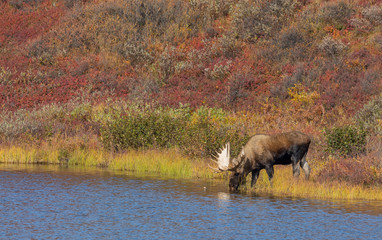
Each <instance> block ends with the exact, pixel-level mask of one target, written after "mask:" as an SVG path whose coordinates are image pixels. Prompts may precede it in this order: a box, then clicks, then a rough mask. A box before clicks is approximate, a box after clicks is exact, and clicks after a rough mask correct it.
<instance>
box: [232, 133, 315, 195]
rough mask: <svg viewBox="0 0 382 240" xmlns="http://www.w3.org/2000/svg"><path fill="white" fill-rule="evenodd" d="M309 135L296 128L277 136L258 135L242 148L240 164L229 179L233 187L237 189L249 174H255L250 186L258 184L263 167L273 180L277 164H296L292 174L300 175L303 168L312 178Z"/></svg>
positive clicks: (307, 175) (306, 174)
mask: <svg viewBox="0 0 382 240" xmlns="http://www.w3.org/2000/svg"><path fill="white" fill-rule="evenodd" d="M310 141H311V140H310V137H309V136H307V135H306V134H304V133H301V132H298V131H293V132H287V133H281V134H275V135H255V136H253V137H251V138H250V139H249V141H248V142H247V144H245V146H244V147H243V151H244V154H243V155H242V156H241V157H242V158H244V159H243V161H241V165H240V166H239V167H238V168H237V169H236V170H235V171H234V172H232V174H231V176H230V181H229V187H230V189H231V190H237V189H238V188H239V186H240V184H243V183H244V181H245V178H246V177H247V175H248V174H249V173H252V181H251V186H252V187H253V186H254V185H255V184H256V181H257V178H258V177H259V173H260V170H262V169H265V170H266V171H267V174H268V177H269V181H270V182H271V181H272V178H273V173H274V169H273V166H274V165H289V164H292V166H293V175H294V176H296V177H297V176H299V175H300V168H299V166H298V164H300V167H301V168H302V169H303V170H304V172H305V177H306V179H309V173H310V168H309V165H308V163H307V162H306V160H305V157H306V154H307V152H308V148H309V145H310Z"/></svg>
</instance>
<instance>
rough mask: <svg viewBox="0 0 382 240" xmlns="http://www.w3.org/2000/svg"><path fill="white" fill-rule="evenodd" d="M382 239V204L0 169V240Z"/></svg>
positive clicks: (76, 172) (194, 183) (92, 173)
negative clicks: (239, 192) (281, 196)
mask: <svg viewBox="0 0 382 240" xmlns="http://www.w3.org/2000/svg"><path fill="white" fill-rule="evenodd" d="M245 238H249V239H381V238H382V203H381V202H346V201H342V202H338V201H336V202H333V201H322V200H312V199H291V198H275V197H271V196H249V195H242V194H230V193H228V192H227V187H226V183H225V182H216V181H215V182H206V181H198V180H174V179H165V178H160V177H155V176H151V177H150V176H145V177H142V176H135V175H133V174H131V175H127V174H126V173H123V174H122V173H118V172H108V171H101V170H84V169H63V168H59V167H46V166H45V167H41V166H40V167H31V168H26V167H15V166H9V165H8V166H5V165H0V239H245Z"/></svg>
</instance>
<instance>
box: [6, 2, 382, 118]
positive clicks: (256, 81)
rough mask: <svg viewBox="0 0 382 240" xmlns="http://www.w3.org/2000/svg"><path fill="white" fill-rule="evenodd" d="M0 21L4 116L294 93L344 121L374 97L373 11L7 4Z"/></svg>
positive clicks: (376, 11) (377, 11) (362, 6)
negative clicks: (82, 99) (85, 101)
mask: <svg viewBox="0 0 382 240" xmlns="http://www.w3.org/2000/svg"><path fill="white" fill-rule="evenodd" d="M0 22H1V28H0V53H1V54H0V69H1V75H0V76H1V80H0V88H1V95H2V96H1V100H0V101H1V102H0V104H1V105H2V106H3V108H4V109H10V110H14V109H19V108H29V107H34V106H36V105H39V104H45V103H51V102H61V103H63V102H67V101H68V100H70V99H72V98H74V97H79V96H83V95H84V94H85V95H86V97H87V98H89V99H91V100H97V101H102V100H103V99H106V98H108V97H110V96H112V97H113V98H122V99H129V100H132V101H144V102H147V101H149V102H151V101H154V102H156V103H158V104H161V105H163V104H164V105H170V106H178V104H179V102H181V103H183V104H186V103H189V104H190V105H191V106H201V105H208V106H211V107H223V108H226V109H246V110H247V109H253V108H256V107H259V106H260V103H264V102H265V101H268V100H269V101H272V102H278V101H283V102H288V101H291V100H292V99H293V94H292V93H291V91H293V90H291V89H293V88H297V89H296V90H298V91H304V92H305V93H306V94H307V95H308V96H310V97H311V98H312V101H314V104H315V105H320V106H322V107H323V108H324V109H325V110H331V109H333V108H335V107H338V106H341V107H343V108H344V109H345V111H350V112H351V113H352V112H354V111H355V110H357V109H359V107H360V106H362V105H363V104H364V103H365V101H367V100H368V99H370V97H371V96H373V95H376V94H379V93H380V91H381V88H382V86H381V79H382V78H381V76H382V68H381V66H382V33H381V31H382V30H381V25H382V9H381V3H380V1H352V2H351V3H350V2H346V1H297V0H272V1H265V0H264V1H244V0H241V1H234V0H228V1H218V0H195V1H186V0H155V1H154V0H149V1H140V0H116V1H75V0H63V1H60V0H58V1H57V2H55V3H54V4H52V1H51V0H50V1H45V0H12V1H6V2H3V3H2V4H1V10H0ZM296 86H297V87H296Z"/></svg>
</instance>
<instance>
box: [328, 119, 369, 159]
mask: <svg viewBox="0 0 382 240" xmlns="http://www.w3.org/2000/svg"><path fill="white" fill-rule="evenodd" d="M325 137H326V144H327V148H326V150H327V151H328V152H329V153H336V154H340V155H342V156H349V155H350V156H353V155H358V154H361V153H364V152H365V151H366V131H365V130H364V129H363V128H362V127H357V126H354V125H345V126H342V127H333V128H332V129H329V130H326V131H325Z"/></svg>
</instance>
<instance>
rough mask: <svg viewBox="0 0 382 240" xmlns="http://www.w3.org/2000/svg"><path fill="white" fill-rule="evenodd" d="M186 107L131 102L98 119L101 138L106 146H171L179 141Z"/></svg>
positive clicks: (135, 147)
mask: <svg viewBox="0 0 382 240" xmlns="http://www.w3.org/2000/svg"><path fill="white" fill-rule="evenodd" d="M187 111H188V108H186V107H185V108H182V109H179V110H177V111H172V110H171V109H163V108H157V109H154V108H153V107H152V106H144V107H139V106H131V107H128V108H127V109H123V110H122V111H121V110H114V112H113V113H112V114H111V116H110V117H109V119H107V120H106V121H105V122H102V119H101V122H100V123H101V125H102V126H101V130H100V133H101V140H102V142H103V144H104V146H105V147H106V148H114V149H115V150H124V149H129V148H132V149H139V148H152V147H162V148H163V147H171V146H174V145H177V144H178V143H179V142H180V137H181V136H182V134H181V133H182V132H183V131H184V128H185V121H186V119H187V116H188V114H187Z"/></svg>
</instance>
